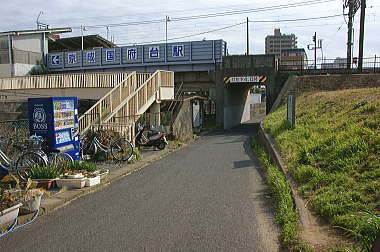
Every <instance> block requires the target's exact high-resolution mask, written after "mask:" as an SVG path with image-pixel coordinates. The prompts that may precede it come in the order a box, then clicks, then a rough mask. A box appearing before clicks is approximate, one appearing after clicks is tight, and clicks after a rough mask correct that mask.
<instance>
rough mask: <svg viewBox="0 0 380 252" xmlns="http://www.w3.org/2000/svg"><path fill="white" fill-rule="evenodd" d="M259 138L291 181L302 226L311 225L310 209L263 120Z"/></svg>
mask: <svg viewBox="0 0 380 252" xmlns="http://www.w3.org/2000/svg"><path fill="white" fill-rule="evenodd" d="M258 140H259V143H260V144H261V145H262V146H263V147H264V150H265V152H266V153H267V154H268V155H269V157H270V159H271V160H272V162H274V164H275V165H276V166H278V167H280V169H281V171H282V173H283V174H284V176H285V178H286V180H287V181H288V182H289V185H290V190H291V192H292V197H293V201H294V204H295V206H296V209H297V211H298V213H299V215H300V222H301V225H302V227H304V226H308V225H311V219H310V213H309V210H308V209H307V207H306V206H305V205H304V203H303V201H302V200H301V198H300V196H299V195H298V193H297V187H296V184H295V183H294V182H293V180H292V178H291V177H290V176H289V174H288V173H287V166H286V164H285V162H284V161H283V159H282V157H281V155H280V153H279V152H278V151H277V149H276V146H275V141H274V139H273V138H272V137H271V136H269V135H268V134H266V133H265V132H264V129H263V127H262V122H261V123H260V127H259V130H258Z"/></svg>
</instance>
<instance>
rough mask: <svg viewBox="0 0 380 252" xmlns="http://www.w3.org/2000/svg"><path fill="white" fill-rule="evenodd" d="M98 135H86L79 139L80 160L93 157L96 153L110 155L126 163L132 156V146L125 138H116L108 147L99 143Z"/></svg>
mask: <svg viewBox="0 0 380 252" xmlns="http://www.w3.org/2000/svg"><path fill="white" fill-rule="evenodd" d="M99 137H100V133H99V132H91V133H87V134H86V135H85V136H84V137H82V138H81V158H82V159H88V158H86V157H87V156H90V157H94V156H95V155H96V154H98V153H104V154H107V155H111V156H112V157H113V158H114V159H116V160H118V161H128V160H129V159H130V158H131V157H132V154H133V145H132V143H131V142H130V141H129V140H128V139H126V138H118V139H116V140H114V141H111V143H110V144H109V145H107V144H103V143H101V142H100V141H99V139H98V138H99Z"/></svg>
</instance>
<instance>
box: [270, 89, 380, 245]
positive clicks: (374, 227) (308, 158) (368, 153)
mask: <svg viewBox="0 0 380 252" xmlns="http://www.w3.org/2000/svg"><path fill="white" fill-rule="evenodd" d="M296 102H297V108H296V126H295V127H294V128H293V129H290V128H289V127H288V126H287V124H286V122H285V120H284V119H285V117H286V107H285V106H282V107H280V108H279V109H278V110H277V111H275V112H274V113H272V114H270V115H268V116H267V118H266V119H265V120H264V122H263V127H264V130H265V131H266V132H267V133H269V134H271V135H272V136H273V137H275V139H276V143H277V145H278V147H279V149H280V152H281V153H282V155H283V157H284V158H285V160H286V162H287V165H288V169H289V172H290V174H291V175H292V177H293V178H294V179H295V180H296V181H297V183H298V186H299V191H300V192H301V193H302V195H303V197H305V198H306V199H308V201H309V202H310V206H311V208H312V210H313V211H315V212H316V213H318V214H319V215H321V216H322V217H325V218H326V219H327V220H328V221H329V222H330V223H331V225H333V226H335V227H339V228H340V229H342V230H344V231H345V232H346V233H347V234H348V235H350V236H351V237H352V238H354V239H355V240H356V241H357V242H358V243H359V244H360V247H361V248H362V249H364V250H369V248H370V247H371V246H372V244H373V243H374V241H375V239H376V236H377V235H379V232H380V218H379V217H376V214H378V213H379V211H380V88H372V89H356V90H342V91H334V92H319V93H312V94H305V95H302V96H300V97H297V101H296Z"/></svg>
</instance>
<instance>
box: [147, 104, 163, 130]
mask: <svg viewBox="0 0 380 252" xmlns="http://www.w3.org/2000/svg"><path fill="white" fill-rule="evenodd" d="M160 112H161V108H160V103H158V102H157V101H156V102H155V103H153V104H152V106H150V108H149V113H150V120H149V121H150V125H160V124H161V115H160Z"/></svg>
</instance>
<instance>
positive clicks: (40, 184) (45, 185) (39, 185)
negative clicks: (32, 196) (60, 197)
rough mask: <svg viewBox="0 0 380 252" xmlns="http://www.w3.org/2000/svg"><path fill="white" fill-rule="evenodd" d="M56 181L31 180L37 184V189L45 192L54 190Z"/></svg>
mask: <svg viewBox="0 0 380 252" xmlns="http://www.w3.org/2000/svg"><path fill="white" fill-rule="evenodd" d="M56 180H57V179H56V178H55V179H33V181H36V182H37V188H44V189H45V190H49V189H53V188H56V187H57V185H56V183H55V181H56Z"/></svg>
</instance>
